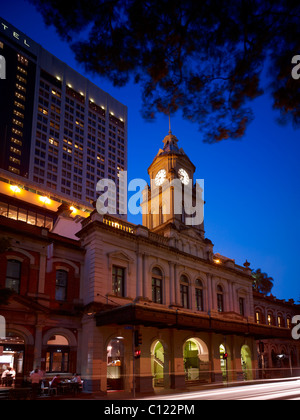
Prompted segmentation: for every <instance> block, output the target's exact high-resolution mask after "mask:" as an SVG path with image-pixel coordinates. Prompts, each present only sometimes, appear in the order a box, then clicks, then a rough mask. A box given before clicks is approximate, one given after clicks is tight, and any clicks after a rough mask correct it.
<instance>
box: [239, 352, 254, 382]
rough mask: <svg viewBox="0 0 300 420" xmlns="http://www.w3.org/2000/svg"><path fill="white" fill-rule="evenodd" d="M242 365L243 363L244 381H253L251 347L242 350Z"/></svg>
mask: <svg viewBox="0 0 300 420" xmlns="http://www.w3.org/2000/svg"><path fill="white" fill-rule="evenodd" d="M241 363H242V369H243V377H244V381H251V380H252V379H253V373H252V357H251V350H250V348H249V346H246V345H244V346H243V347H242V348H241Z"/></svg>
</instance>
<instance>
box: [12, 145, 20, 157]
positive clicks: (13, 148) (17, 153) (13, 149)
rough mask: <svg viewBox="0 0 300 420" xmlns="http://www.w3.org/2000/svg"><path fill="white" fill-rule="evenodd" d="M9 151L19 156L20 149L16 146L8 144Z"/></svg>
mask: <svg viewBox="0 0 300 420" xmlns="http://www.w3.org/2000/svg"><path fill="white" fill-rule="evenodd" d="M10 151H11V152H13V153H15V154H16V155H19V156H21V154H22V152H21V150H19V149H17V148H16V147H13V146H10Z"/></svg>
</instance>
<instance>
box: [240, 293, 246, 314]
mask: <svg viewBox="0 0 300 420" xmlns="http://www.w3.org/2000/svg"><path fill="white" fill-rule="evenodd" d="M239 307H240V315H242V316H245V299H244V298H241V297H240V298H239Z"/></svg>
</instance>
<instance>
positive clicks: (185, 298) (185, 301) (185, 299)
mask: <svg viewBox="0 0 300 420" xmlns="http://www.w3.org/2000/svg"><path fill="white" fill-rule="evenodd" d="M180 298H181V306H182V307H183V308H185V309H188V308H189V281H188V278H187V277H186V276H184V275H183V276H181V277H180Z"/></svg>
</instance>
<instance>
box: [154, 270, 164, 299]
mask: <svg viewBox="0 0 300 420" xmlns="http://www.w3.org/2000/svg"><path fill="white" fill-rule="evenodd" d="M162 284H163V274H162V272H161V270H160V269H159V268H154V269H153V270H152V301H153V302H154V303H160V304H162V303H163V294H162Z"/></svg>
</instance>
